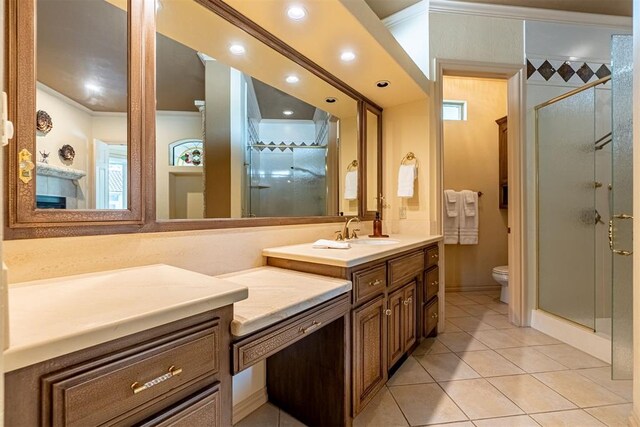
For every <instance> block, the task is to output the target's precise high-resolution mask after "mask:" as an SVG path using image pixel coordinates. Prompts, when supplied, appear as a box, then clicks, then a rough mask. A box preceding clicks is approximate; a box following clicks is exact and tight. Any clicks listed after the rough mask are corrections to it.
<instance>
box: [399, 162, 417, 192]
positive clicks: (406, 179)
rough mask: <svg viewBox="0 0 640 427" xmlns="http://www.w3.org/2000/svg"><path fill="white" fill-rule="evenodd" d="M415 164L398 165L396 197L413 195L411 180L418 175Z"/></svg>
mask: <svg viewBox="0 0 640 427" xmlns="http://www.w3.org/2000/svg"><path fill="white" fill-rule="evenodd" d="M416 172H417V170H416V165H400V170H399V171H398V197H408V198H411V197H413V182H414V181H415V180H416V178H417V177H418V174H417V173H416Z"/></svg>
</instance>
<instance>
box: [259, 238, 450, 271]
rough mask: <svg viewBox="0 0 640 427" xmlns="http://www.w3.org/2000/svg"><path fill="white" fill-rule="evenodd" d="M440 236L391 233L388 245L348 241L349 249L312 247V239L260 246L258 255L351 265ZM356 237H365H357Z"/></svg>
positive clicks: (422, 243) (339, 265)
mask: <svg viewBox="0 0 640 427" xmlns="http://www.w3.org/2000/svg"><path fill="white" fill-rule="evenodd" d="M441 239H442V236H422V237H417V236H406V235H400V234H392V235H391V236H389V240H395V241H398V243H394V244H388V245H379V246H378V245H365V244H361V243H351V248H349V249H315V248H312V247H311V245H312V243H311V242H310V243H303V244H301V245H291V246H280V247H276V248H267V249H263V250H262V255H263V256H266V257H273V258H284V259H289V260H294V261H305V262H311V263H315V264H326V265H333V266H338V267H353V266H355V265H359V264H363V263H365V262H369V261H374V260H376V259H379V258H384V257H387V256H390V255H395V254H397V253H400V252H404V251H407V250H410V249H413V248H418V247H420V246H424V245H427V244H429V243H435V242H437V241H439V240H441ZM359 240H367V238H361V239H359Z"/></svg>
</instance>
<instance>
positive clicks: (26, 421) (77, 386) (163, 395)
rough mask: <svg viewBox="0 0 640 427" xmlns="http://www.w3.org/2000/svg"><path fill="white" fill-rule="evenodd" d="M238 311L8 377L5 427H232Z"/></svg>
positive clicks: (159, 330)
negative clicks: (233, 335) (233, 330)
mask: <svg viewBox="0 0 640 427" xmlns="http://www.w3.org/2000/svg"><path fill="white" fill-rule="evenodd" d="M232 317H233V307H232V306H227V307H223V308H221V309H217V310H215V311H210V312H207V313H203V314H199V315H196V316H192V317H189V318H187V319H182V320H179V321H176V322H172V323H169V324H166V325H162V326H159V327H155V328H153V329H150V330H147V331H143V332H139V333H136V334H133V335H129V336H126V337H123V338H119V339H116V340H114V341H111V342H107V343H104V344H99V345H96V346H94V347H90V348H87V349H83V350H79V351H76V352H74V353H71V354H67V355H63V356H59V357H56V358H54V359H51V360H47V361H44V362H41V363H37V364H34V365H31V366H27V367H25V368H21V369H17V370H15V371H11V372H8V373H7V374H6V375H5V424H6V425H16V426H18V425H19V426H38V425H42V426H86V425H110V426H125V425H126V426H129V425H134V424H135V425H145V426H160V425H185V426H186V425H208V426H221V425H224V426H226V425H230V423H231V374H230V361H229V351H228V349H229V345H230V332H229V327H230V322H231V319H232Z"/></svg>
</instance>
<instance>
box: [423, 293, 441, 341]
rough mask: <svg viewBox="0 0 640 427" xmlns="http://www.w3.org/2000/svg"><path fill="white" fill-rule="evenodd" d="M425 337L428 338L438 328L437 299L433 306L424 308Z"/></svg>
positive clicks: (429, 305)
mask: <svg viewBox="0 0 640 427" xmlns="http://www.w3.org/2000/svg"><path fill="white" fill-rule="evenodd" d="M422 319H423V320H422V322H423V327H424V329H423V333H422V334H423V336H425V337H426V336H427V335H429V334H430V333H431V331H433V330H434V329H435V328H436V327H437V326H438V299H437V298H436V299H435V300H434V301H433V302H432V303H431V304H428V305H425V306H424V312H423V316H422Z"/></svg>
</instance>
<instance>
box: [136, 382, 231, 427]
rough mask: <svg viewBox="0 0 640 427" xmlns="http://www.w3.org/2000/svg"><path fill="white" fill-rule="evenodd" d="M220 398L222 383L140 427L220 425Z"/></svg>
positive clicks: (197, 394) (199, 393)
mask: <svg viewBox="0 0 640 427" xmlns="http://www.w3.org/2000/svg"><path fill="white" fill-rule="evenodd" d="M220 399H221V396H220V383H216V384H214V385H213V386H211V387H208V388H206V389H204V391H200V392H198V393H196V394H195V395H193V396H191V397H189V398H187V399H185V400H183V401H182V402H180V403H178V404H176V405H174V406H173V407H171V408H169V409H168V410H166V411H164V412H162V413H161V414H160V415H157V416H155V417H153V418H152V419H149V420H147V421H145V422H143V423H142V424H140V425H139V426H138V427H192V426H210V427H217V426H220V425H221V422H220Z"/></svg>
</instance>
